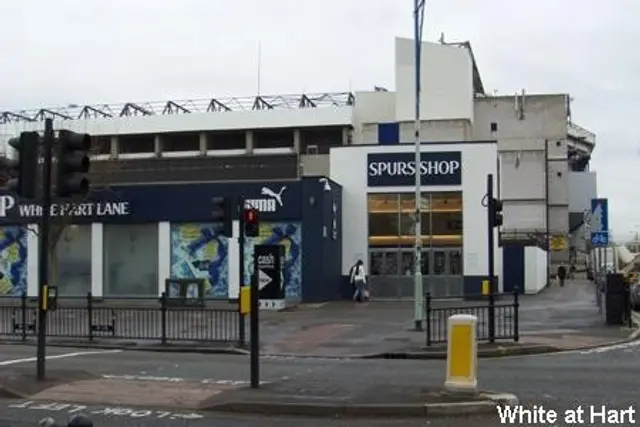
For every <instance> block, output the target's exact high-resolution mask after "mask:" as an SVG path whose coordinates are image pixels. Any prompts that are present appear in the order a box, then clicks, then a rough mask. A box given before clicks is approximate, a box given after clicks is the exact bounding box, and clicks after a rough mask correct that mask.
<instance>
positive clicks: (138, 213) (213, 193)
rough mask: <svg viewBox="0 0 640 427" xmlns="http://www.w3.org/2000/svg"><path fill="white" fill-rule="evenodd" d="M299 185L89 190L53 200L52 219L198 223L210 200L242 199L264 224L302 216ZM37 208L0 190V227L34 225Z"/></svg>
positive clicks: (208, 215) (205, 218)
mask: <svg viewBox="0 0 640 427" xmlns="http://www.w3.org/2000/svg"><path fill="white" fill-rule="evenodd" d="M301 193H302V186H301V183H300V182H299V181H283V182H271V183H266V184H261V183H209V184H158V185H135V186H113V187H108V188H105V189H103V190H100V191H95V190H94V191H92V192H91V193H90V194H89V195H88V196H87V198H86V199H84V200H81V201H77V202H74V203H66V202H61V201H55V200H54V203H53V205H52V206H51V211H50V212H51V216H52V217H57V216H62V215H65V216H72V217H73V220H72V221H73V222H75V223H87V222H103V223H131V222H133V223H135V222H137V223H145V222H160V221H170V222H197V221H208V220H210V218H211V210H212V206H213V205H212V199H213V198H214V197H233V198H236V199H237V198H238V197H240V196H242V197H244V198H245V199H246V200H247V202H248V203H249V204H251V205H252V206H254V207H255V208H256V209H258V210H259V211H260V213H261V215H260V216H261V218H264V219H265V220H267V221H274V220H275V221H278V220H299V219H300V218H301V217H302V210H301V198H302V194H301ZM41 215H42V206H41V205H40V204H37V203H33V202H28V201H19V200H18V199H17V198H16V197H15V195H13V194H11V193H9V192H6V191H0V225H12V224H21V223H22V224H24V223H29V222H33V221H36V220H37V218H38V217H40V216H41Z"/></svg>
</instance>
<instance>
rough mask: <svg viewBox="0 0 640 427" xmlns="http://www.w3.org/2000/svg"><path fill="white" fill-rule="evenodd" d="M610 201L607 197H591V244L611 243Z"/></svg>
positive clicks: (605, 244) (603, 244)
mask: <svg viewBox="0 0 640 427" xmlns="http://www.w3.org/2000/svg"><path fill="white" fill-rule="evenodd" d="M608 210H609V203H608V200H607V199H591V223H590V224H589V226H590V228H591V244H592V245H594V246H607V245H608V244H609V212H608Z"/></svg>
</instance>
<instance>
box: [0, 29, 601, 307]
mask: <svg viewBox="0 0 640 427" xmlns="http://www.w3.org/2000/svg"><path fill="white" fill-rule="evenodd" d="M412 43H413V42H412V41H411V40H405V39H397V41H396V52H395V74H396V82H395V86H396V89H395V91H388V90H387V89H385V88H382V87H376V88H375V90H374V91H370V92H355V93H324V94H300V95H278V96H263V95H261V96H257V97H252V98H231V99H218V98H210V99H207V100H190V101H167V102H162V103H131V102H129V103H124V104H122V105H84V106H78V105H71V106H67V107H64V108H48V109H40V110H37V111H13V112H4V113H0V137H4V138H8V137H11V136H16V135H17V134H19V132H21V131H23V130H32V129H41V128H42V120H43V119H44V118H47V117H51V118H53V119H54V120H55V126H56V127H57V128H67V129H71V130H75V131H79V132H87V133H90V134H91V135H92V136H93V139H94V147H93V161H92V170H91V173H90V179H91V182H92V185H93V190H92V192H91V194H90V197H89V198H88V199H87V201H86V203H82V204H80V205H78V206H76V208H75V212H74V215H73V218H72V220H71V222H72V224H71V225H70V226H66V227H64V228H63V229H62V230H61V235H60V238H59V239H58V244H57V246H56V255H57V262H56V265H57V271H56V275H57V277H58V280H57V282H58V285H59V291H60V293H61V295H83V294H86V292H88V291H91V292H93V294H94V295H96V296H105V297H107V296H121V297H122V296H143V295H144V296H150V295H157V294H159V293H160V292H162V291H163V290H164V280H165V279H166V278H168V277H173V278H189V277H200V278H204V279H206V281H207V295H208V296H210V297H214V298H227V297H234V296H235V294H236V293H237V285H238V283H239V278H238V277H237V274H235V271H237V263H238V259H239V256H238V253H237V249H236V246H235V242H234V240H233V239H226V238H224V237H221V236H220V235H219V234H218V231H217V224H212V223H211V222H210V221H209V220H208V217H209V215H210V201H211V199H212V197H216V196H225V195H230V196H243V197H245V198H248V199H250V200H251V203H252V204H253V205H254V206H256V208H258V209H259V210H260V211H261V213H262V219H263V224H262V227H261V237H260V238H257V239H256V240H255V241H252V242H251V244H250V245H248V248H247V256H246V257H245V260H246V262H247V264H248V265H249V264H250V262H251V257H250V251H251V247H252V244H254V243H261V242H269V243H278V244H282V245H283V246H284V247H285V254H286V261H285V266H284V272H283V278H284V282H285V291H286V295H287V298H288V299H290V300H292V301H301V300H303V301H317V300H331V299H338V298H341V297H344V296H347V295H348V294H349V287H348V285H347V284H345V276H346V274H347V272H348V270H349V267H350V266H351V264H352V263H353V262H354V261H355V260H356V259H363V261H365V265H366V266H367V269H368V271H369V273H370V277H371V285H372V293H373V295H374V296H375V297H378V298H392V299H402V298H406V297H410V296H411V295H412V285H411V280H412V279H411V278H410V277H409V276H410V272H411V271H412V270H413V254H412V251H411V248H412V245H413V237H412V236H413V227H412V226H411V224H412V219H411V215H410V212H411V210H412V207H411V206H412V204H413V206H414V207H415V200H414V198H413V191H414V188H413V186H412V182H411V181H412V179H413V178H412V177H411V175H412V173H413V172H412V169H411V166H410V164H411V163H412V159H413V157H412V155H413V154H412V153H413V114H414V113H413V105H414V102H413V87H412V86H413V83H412V82H413V77H412V76H413V72H414V64H413V55H412V48H411V46H412ZM423 61H424V65H423V67H422V69H423V70H424V71H423V75H422V76H421V77H422V81H423V83H422V97H423V98H422V99H421V103H422V116H421V126H422V129H421V134H422V135H423V138H422V139H423V141H424V142H423V144H422V146H423V149H422V151H423V154H422V156H423V158H422V162H421V163H422V164H421V170H422V173H423V185H424V188H423V190H424V192H423V195H422V201H421V203H423V212H424V215H425V216H424V217H423V236H422V241H423V244H424V251H425V252H424V254H423V258H424V261H423V265H422V270H423V273H424V281H425V287H426V288H427V289H431V291H432V292H433V293H434V294H437V295H447V296H460V295H462V294H472V293H478V292H479V290H480V283H481V281H482V278H483V277H486V275H487V271H488V269H487V261H486V259H487V248H486V246H487V245H486V242H487V237H486V215H485V214H484V208H483V207H482V198H483V196H484V182H485V179H486V175H487V174H489V173H491V174H494V175H495V177H496V187H497V190H498V195H499V197H500V198H501V199H502V200H503V201H504V214H505V220H504V226H503V227H502V229H501V230H500V232H499V235H498V236H497V237H499V238H500V240H501V242H502V243H503V245H504V247H503V248H502V249H501V250H498V256H497V257H496V265H495V267H496V270H495V271H496V274H497V275H498V276H499V282H500V288H501V289H502V290H505V291H507V290H509V289H512V288H513V287H515V286H518V287H519V288H520V289H523V290H525V291H527V292H537V291H539V290H540V289H542V288H543V287H544V286H545V285H546V283H547V278H548V276H549V270H550V268H552V264H553V263H554V262H560V261H563V262H566V261H569V260H571V259H575V257H576V256H577V255H576V254H579V253H581V250H582V249H584V248H583V247H584V241H582V240H580V239H579V236H581V227H582V217H583V215H582V213H583V210H584V209H585V208H586V207H587V206H588V203H589V199H590V198H591V197H593V196H595V173H594V172H591V171H589V167H588V164H589V159H590V154H591V152H592V150H593V149H594V147H595V136H594V135H593V134H592V133H590V132H588V131H586V130H585V129H583V128H580V127H578V126H577V125H575V124H574V123H573V122H572V121H571V115H570V108H569V107H570V101H569V100H570V97H569V96H568V95H566V94H549V95H528V94H526V93H524V91H523V92H522V93H520V94H517V95H515V96H502V95H490V94H487V93H486V91H485V89H484V87H483V83H482V80H481V78H480V73H479V71H478V66H477V64H476V62H475V59H474V56H473V52H472V50H471V47H470V45H469V43H454V44H448V43H437V44H436V43H424V46H423ZM570 196H571V197H570ZM38 208H39V207H38V206H36V205H29V204H21V203H20V202H19V201H17V200H15V198H14V197H13V196H12V195H11V194H8V193H6V192H4V193H1V194H0V228H1V230H2V239H1V240H0V259H1V260H2V262H1V263H0V269H1V270H2V273H3V275H4V277H3V278H2V280H1V281H0V292H2V293H14V294H18V293H21V292H23V291H25V290H27V291H28V293H29V294H30V295H35V293H36V290H37V281H38V277H37V268H36V259H37V257H36V254H37V238H36V234H35V233H31V232H29V231H28V230H27V227H26V225H29V227H28V228H30V229H33V228H35V225H34V224H33V223H34V221H35V218H37V216H38V214H39V212H38ZM57 209H60V208H57ZM497 240H498V239H497ZM549 242H554V243H553V245H550V244H549ZM503 260H504V261H503Z"/></svg>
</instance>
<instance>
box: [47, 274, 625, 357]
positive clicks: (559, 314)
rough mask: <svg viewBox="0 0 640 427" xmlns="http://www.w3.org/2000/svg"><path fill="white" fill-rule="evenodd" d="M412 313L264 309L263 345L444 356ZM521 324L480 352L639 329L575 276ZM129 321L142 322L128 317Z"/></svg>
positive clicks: (522, 315)
mask: <svg viewBox="0 0 640 427" xmlns="http://www.w3.org/2000/svg"><path fill="white" fill-rule="evenodd" d="M510 299H511V296H508V295H507V296H504V297H503V299H502V300H501V301H502V302H503V303H504V302H507V303H508V302H509V300H510ZM478 304H481V305H486V304H487V302H486V301H480V302H479V301H456V300H446V301H443V300H435V301H434V305H435V306H439V305H448V306H457V307H460V306H463V307H464V306H473V305H478ZM412 319H413V304H412V303H411V302H407V301H405V302H382V301H372V302H368V303H362V304H357V303H354V302H351V301H341V302H330V303H320V304H302V305H300V306H299V307H298V308H296V309H293V310H290V311H284V312H270V311H262V312H261V318H260V338H261V353H262V354H263V355H285V356H317V357H337V358H344V357H363V356H371V355H375V354H377V355H388V354H399V353H408V352H412V353H415V352H421V351H422V352H424V351H426V352H428V353H429V354H428V355H427V356H428V357H429V358H431V357H444V348H443V346H442V345H432V346H430V347H429V348H428V349H425V345H426V333H425V332H424V331H423V332H416V331H413V330H412V328H413V320H412ZM247 323H248V322H247ZM138 326H140V328H141V330H146V329H145V328H147V329H148V328H149V325H138ZM156 326H157V325H156ZM178 326H179V325H178ZM178 326H176V325H173V327H178ZM519 326H520V342H519V343H518V344H513V343H509V342H504V343H500V344H499V345H496V346H493V349H492V350H491V349H490V347H491V346H489V347H487V346H483V348H485V349H489V350H486V351H485V353H483V352H482V351H481V355H504V354H505V348H508V350H507V351H506V354H524V353H527V352H534V353H539V352H543V351H558V350H570V349H578V348H586V347H593V346H601V345H607V344H612V343H617V342H620V341H623V340H625V339H628V338H629V336H630V334H631V333H632V332H633V331H631V330H629V329H627V328H621V327H607V326H605V325H604V320H603V318H602V317H601V315H600V314H599V313H598V310H597V308H596V305H595V295H594V287H593V284H592V283H591V282H589V281H586V280H574V281H570V282H568V283H567V285H566V286H565V287H562V288H560V287H558V286H556V285H554V286H552V287H550V288H548V289H546V290H544V291H543V292H542V293H540V294H538V295H523V296H521V297H520V312H519ZM127 327H128V328H136V327H137V326H136V325H134V324H132V323H127ZM179 328H183V329H185V330H188V331H189V333H193V334H196V335H198V334H201V333H202V332H201V328H202V327H201V325H200V326H198V327H197V328H193V327H189V326H188V325H187V324H186V323H185V325H184V326H179ZM179 328H178V329H179ZM199 328H200V329H199ZM248 332H249V327H248V324H247V333H248ZM194 336H195V335H194ZM48 342H49V343H50V344H52V345H55V344H57V345H66V346H78V345H80V346H87V347H92V346H99V347H103V348H104V347H106V348H131V349H134V348H137V349H145V350H153V351H199V352H203V353H206V352H209V353H229V352H232V353H238V352H240V353H242V352H245V350H238V349H237V348H236V347H235V346H234V343H228V344H221V345H215V344H206V343H205V344H202V343H196V342H184V343H181V344H177V343H172V344H170V345H160V344H159V342H158V341H148V340H146V341H145V340H117V339H106V338H97V339H96V343H95V344H90V343H88V342H86V341H84V342H83V340H82V339H67V338H49V339H48ZM481 350H482V348H481Z"/></svg>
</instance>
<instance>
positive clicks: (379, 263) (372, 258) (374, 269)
mask: <svg viewBox="0 0 640 427" xmlns="http://www.w3.org/2000/svg"><path fill="white" fill-rule="evenodd" d="M383 272H384V252H371V253H369V274H371V275H372V276H382V274H383Z"/></svg>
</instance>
